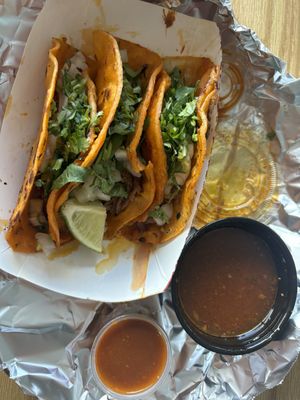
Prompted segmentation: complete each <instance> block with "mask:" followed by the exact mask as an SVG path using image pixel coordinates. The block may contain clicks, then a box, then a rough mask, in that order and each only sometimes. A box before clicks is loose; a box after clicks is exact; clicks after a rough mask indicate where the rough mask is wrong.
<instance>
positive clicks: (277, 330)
mask: <svg viewBox="0 0 300 400" xmlns="http://www.w3.org/2000/svg"><path fill="white" fill-rule="evenodd" d="M237 225H239V226H237ZM249 225H252V226H253V227H254V226H256V227H258V228H259V229H260V230H264V231H265V233H266V232H267V233H268V234H269V235H270V236H271V237H272V238H273V239H274V240H276V241H277V242H278V243H279V244H280V246H281V254H284V255H285V258H286V259H287V260H288V263H287V267H288V269H289V273H290V275H291V279H290V283H291V284H290V285H289V290H288V300H289V301H288V307H287V308H286V309H285V310H284V311H282V314H283V315H282V316H281V318H280V319H278V320H277V321H276V322H275V326H273V329H272V331H270V332H269V333H268V335H264V336H263V337H259V336H256V337H253V338H252V339H248V340H247V341H244V340H243V338H242V335H240V336H239V338H240V340H239V343H240V344H239V346H234V347H233V346H232V345H231V346H230V344H229V342H230V340H228V338H222V337H218V341H219V343H220V344H215V343H214V344H213V343H212V342H213V341H215V339H216V337H215V336H212V335H207V334H204V333H203V332H201V331H200V330H197V331H196V329H195V330H193V329H192V328H190V326H189V325H192V324H191V322H190V323H189V322H188V318H186V317H185V313H184V311H183V310H182V308H181V306H180V301H179V298H178V294H177V276H178V272H179V268H180V267H179V265H180V263H181V261H182V259H183V257H184V255H185V253H186V252H187V251H188V249H189V247H190V245H191V244H192V243H193V242H194V241H196V240H198V238H199V237H201V236H203V235H204V234H205V233H207V232H210V231H212V230H215V229H220V228H224V227H235V228H237V227H238V228H240V229H245V230H247V226H248V227H249ZM261 237H262V238H263V239H264V240H265V241H266V242H267V243H268V241H269V240H270V239H268V238H266V237H265V236H264V235H263V234H262V235H261ZM171 294H172V303H173V307H174V310H175V313H176V316H177V318H178V320H179V322H180V324H181V325H182V327H183V329H184V330H185V331H186V332H187V333H188V335H189V336H190V337H191V338H192V339H193V340H194V341H195V342H196V343H198V344H200V345H201V346H203V347H205V348H206V349H208V350H211V351H213V352H215V353H219V354H228V355H242V354H247V353H252V352H253V351H256V350H258V349H260V348H262V347H264V346H265V345H267V344H268V343H270V342H271V341H272V340H275V339H276V337H277V336H278V335H279V334H281V333H282V332H283V330H284V329H285V327H286V325H287V322H288V320H289V318H290V316H291V314H292V312H293V309H294V306H295V303H296V298H297V272H296V267H295V263H294V260H293V257H292V255H291V252H290V250H289V249H288V247H287V245H286V244H285V242H284V241H283V240H282V239H281V237H280V236H279V235H278V234H277V233H276V232H275V231H274V230H273V229H271V228H270V227H269V226H268V225H265V224H263V223H262V222H259V221H257V220H254V219H251V218H247V217H229V218H223V219H219V220H216V221H213V222H211V223H209V224H207V225H205V226H203V227H202V228H200V229H199V230H197V231H195V232H194V233H193V234H191V235H190V237H189V238H188V239H187V241H186V244H185V247H184V248H183V251H182V253H181V255H180V257H179V259H178V262H177V265H176V270H175V273H174V275H173V278H172V282H171ZM275 304H276V301H275ZM269 324H270V322H269ZM269 324H268V323H266V327H268V325H269ZM250 332H251V331H250ZM253 332H255V330H253ZM209 338H210V339H211V340H209Z"/></svg>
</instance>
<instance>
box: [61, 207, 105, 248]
mask: <svg viewBox="0 0 300 400" xmlns="http://www.w3.org/2000/svg"><path fill="white" fill-rule="evenodd" d="M61 213H62V215H63V217H64V218H65V221H66V223H67V226H68V228H69V230H70V232H71V233H72V235H73V236H74V237H75V238H76V239H77V240H79V242H80V243H82V244H84V245H85V246H86V247H89V248H90V249H92V250H95V251H97V252H99V253H100V252H101V251H102V240H103V234H104V228H105V220H106V209H105V207H103V205H102V203H101V202H100V201H95V202H91V203H86V204H80V203H78V202H77V201H76V200H74V199H70V200H68V201H66V202H65V204H64V205H63V206H62V208H61Z"/></svg>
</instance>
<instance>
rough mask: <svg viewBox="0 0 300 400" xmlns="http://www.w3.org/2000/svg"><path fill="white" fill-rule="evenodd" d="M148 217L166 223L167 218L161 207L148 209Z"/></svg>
mask: <svg viewBox="0 0 300 400" xmlns="http://www.w3.org/2000/svg"><path fill="white" fill-rule="evenodd" d="M149 217H152V218H155V219H159V220H160V221H161V222H163V223H166V222H168V220H169V217H168V216H167V214H166V213H165V212H164V210H163V209H162V208H161V207H156V208H155V209H154V210H152V211H150V212H149Z"/></svg>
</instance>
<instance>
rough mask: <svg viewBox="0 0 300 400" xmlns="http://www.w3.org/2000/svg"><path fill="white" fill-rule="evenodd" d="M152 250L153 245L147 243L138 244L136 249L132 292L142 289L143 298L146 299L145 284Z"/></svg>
mask: <svg viewBox="0 0 300 400" xmlns="http://www.w3.org/2000/svg"><path fill="white" fill-rule="evenodd" d="M152 249H153V246H152V245H149V244H145V243H141V244H136V245H135V248H134V255H133V266H132V281H131V290H132V291H137V290H139V289H142V296H141V297H144V289H145V282H146V277H147V271H148V264H149V258H150V254H151V251H152Z"/></svg>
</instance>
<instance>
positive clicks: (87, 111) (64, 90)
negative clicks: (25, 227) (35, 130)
mask: <svg viewBox="0 0 300 400" xmlns="http://www.w3.org/2000/svg"><path fill="white" fill-rule="evenodd" d="M87 69H88V66H87V64H86V61H85V58H84V56H83V55H82V53H81V52H79V51H77V52H76V53H75V54H74V55H73V57H72V58H70V59H68V60H67V61H66V62H65V64H64V66H63V68H62V69H61V70H60V72H59V74H58V80H57V83H56V88H55V93H54V98H53V100H52V103H51V111H50V118H49V122H48V141H47V147H46V151H45V154H44V157H43V159H42V162H41V165H40V168H39V170H38V173H37V176H36V179H35V182H34V188H33V191H32V195H31V198H30V201H29V222H30V223H31V224H32V225H33V226H34V227H35V228H36V229H37V231H39V232H47V231H48V223H47V218H46V216H45V215H46V213H44V208H45V202H46V199H47V198H48V197H49V194H50V192H51V191H52V190H54V189H60V188H62V187H63V186H64V185H65V184H66V183H68V182H83V181H84V179H85V177H86V175H87V171H86V169H84V168H82V167H80V165H78V164H77V162H79V161H80V159H81V155H83V154H84V153H85V152H86V151H87V150H88V149H89V147H90V145H91V143H92V142H93V140H94V138H95V135H96V133H97V131H98V128H97V127H96V126H97V125H98V122H99V119H100V118H101V115H102V112H101V111H100V112H98V113H97V112H96V109H95V107H93V104H90V102H89V98H88V89H87V81H88V79H89V77H88V75H87V72H86V71H87ZM89 84H92V85H93V83H92V82H91V81H90V82H89ZM75 161H76V162H75Z"/></svg>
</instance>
